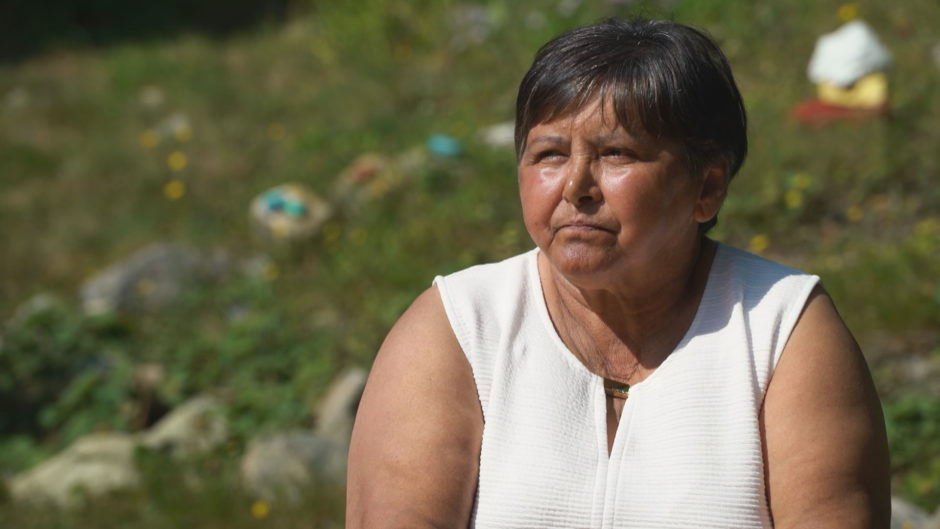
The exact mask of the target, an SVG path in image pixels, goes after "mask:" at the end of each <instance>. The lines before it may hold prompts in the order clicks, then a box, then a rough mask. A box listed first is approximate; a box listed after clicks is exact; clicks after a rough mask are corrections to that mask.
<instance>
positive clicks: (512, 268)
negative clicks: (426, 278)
mask: <svg viewBox="0 0 940 529" xmlns="http://www.w3.org/2000/svg"><path fill="white" fill-rule="evenodd" d="M536 255H538V249H537V248H534V249H532V250H529V251H527V252H524V253H520V254H517V255H513V256H512V257H507V258H505V259H502V260H500V261H494V262H489V263H481V264H475V265H472V266H469V267H467V268H463V269H461V270H457V271H455V272H451V273H449V274H445V275H439V276H437V277H436V278H435V279H434V281H435V282H439V281H440V280H441V279H444V280H445V281H448V282H454V281H491V280H493V279H496V278H500V277H507V276H512V275H520V274H524V273H525V272H526V271H527V270H528V268H529V267H530V266H532V264H533V263H534V261H535V258H536Z"/></svg>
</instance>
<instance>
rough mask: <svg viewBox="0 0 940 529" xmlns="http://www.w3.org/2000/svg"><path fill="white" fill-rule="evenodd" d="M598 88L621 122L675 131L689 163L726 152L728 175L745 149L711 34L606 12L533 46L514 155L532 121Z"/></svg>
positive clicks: (736, 104)
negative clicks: (608, 16) (606, 16)
mask: <svg viewBox="0 0 940 529" xmlns="http://www.w3.org/2000/svg"><path fill="white" fill-rule="evenodd" d="M597 97H600V99H601V102H602V104H603V103H605V102H607V101H610V102H611V103H612V104H613V109H614V114H615V115H616V116H617V121H618V123H619V124H620V125H621V126H623V127H624V128H626V129H628V130H636V129H635V127H637V126H639V127H640V129H641V130H643V131H645V132H646V133H648V134H651V135H653V136H654V137H659V138H664V139H670V140H675V141H678V142H679V143H680V144H681V145H682V146H683V148H684V150H685V156H686V161H687V165H688V169H689V170H690V171H692V172H697V171H700V170H703V169H704V168H705V166H707V165H708V164H710V163H714V162H715V161H718V160H719V159H721V158H725V159H726V160H727V163H728V174H727V178H729V179H730V178H731V177H733V176H734V175H735V174H736V173H737V172H738V169H740V167H741V164H742V163H743V162H744V158H745V156H746V155H747V116H746V113H745V111H744V103H743V101H742V100H741V94H740V93H739V92H738V87H737V85H736V84H735V82H734V77H733V76H732V74H731V67H730V66H729V65H728V59H727V58H726V57H725V55H724V54H723V53H722V52H721V50H720V49H719V48H718V45H717V44H715V42H714V41H712V39H711V38H709V37H708V36H707V35H705V34H704V33H703V32H701V31H699V30H697V29H694V28H691V27H689V26H685V25H683V24H679V23H677V22H671V21H666V20H642V19H634V20H622V19H607V20H603V21H601V22H598V23H596V24H592V25H589V26H584V27H580V28H576V29H573V30H571V31H568V32H566V33H563V34H561V35H559V36H557V37H555V38H554V39H552V40H550V41H549V42H548V43H546V44H545V45H544V46H542V48H541V49H540V50H539V51H538V53H537V54H536V55H535V59H534V60H533V62H532V66H531V68H529V71H528V72H527V73H526V75H525V77H524V78H523V79H522V83H521V84H520V86H519V95H518V97H517V99H516V130H515V143H516V156H517V158H518V157H521V156H522V151H523V150H525V141H526V136H527V135H528V134H529V130H531V129H532V127H534V126H536V125H538V124H539V123H543V122H545V121H550V120H552V119H554V118H556V117H561V116H563V115H565V114H567V113H569V112H573V111H576V110H579V109H581V108H582V107H583V106H585V105H586V104H588V103H590V102H591V101H593V100H595V98H597ZM705 224H708V226H703V227H704V228H705V229H707V228H708V227H711V224H709V223H705Z"/></svg>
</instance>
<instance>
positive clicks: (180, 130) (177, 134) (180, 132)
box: [173, 123, 193, 141]
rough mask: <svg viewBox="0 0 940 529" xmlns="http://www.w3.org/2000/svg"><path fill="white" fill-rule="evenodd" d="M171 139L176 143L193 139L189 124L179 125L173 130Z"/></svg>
mask: <svg viewBox="0 0 940 529" xmlns="http://www.w3.org/2000/svg"><path fill="white" fill-rule="evenodd" d="M173 137H174V138H176V139H177V140H178V141H189V139H190V138H192V137H193V128H192V127H190V126H189V123H181V124H179V125H177V126H176V127H175V128H174V129H173Z"/></svg>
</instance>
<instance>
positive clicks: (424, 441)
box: [347, 20, 890, 528]
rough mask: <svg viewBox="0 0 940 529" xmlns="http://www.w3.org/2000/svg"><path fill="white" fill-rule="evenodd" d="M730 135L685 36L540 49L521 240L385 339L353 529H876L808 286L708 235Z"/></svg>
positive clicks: (875, 472)
mask: <svg viewBox="0 0 940 529" xmlns="http://www.w3.org/2000/svg"><path fill="white" fill-rule="evenodd" d="M745 129H746V120H745V114H744V108H743V104H742V102H741V98H740V95H739V93H738V90H737V87H736V86H735V83H734V79H733V77H732V75H731V71H730V69H729V66H728V64H727V60H726V59H725V57H724V55H723V54H722V53H721V52H720V50H719V49H718V48H717V47H716V46H715V45H714V43H713V42H712V41H710V40H709V39H708V38H707V37H705V36H704V35H703V34H701V33H700V32H698V31H696V30H694V29H691V28H688V27H686V26H683V25H680V24H677V23H673V22H662V21H620V20H609V21H605V22H602V23H599V24H596V25H593V26H588V27H583V28H579V29H575V30H573V31H570V32H568V33H566V34H563V35H561V36H559V37H557V38H555V39H554V40H552V41H551V42H549V43H548V44H546V45H545V46H544V47H543V48H542V49H541V50H540V51H539V53H538V55H537V56H536V58H535V61H534V63H533V65H532V67H531V69H530V70H529V72H528V73H527V74H526V76H525V78H524V79H523V81H522V84H521V87H520V90H519V96H518V100H517V115H516V147H517V159H518V176H519V188H520V196H521V200H522V206H523V208H522V209H523V217H524V221H525V225H526V228H527V230H528V232H529V234H530V235H531V237H532V239H533V240H534V241H535V244H536V246H537V248H536V249H534V250H532V251H530V252H527V253H525V254H523V255H520V256H516V257H513V258H510V259H507V260H506V261H503V262H501V263H496V264H489V265H482V266H476V267H472V268H470V269H467V270H464V271H461V272H457V273H455V274H452V275H449V276H447V277H438V278H437V279H436V280H435V284H434V286H432V287H431V288H430V289H428V290H427V291H426V292H424V293H423V294H422V295H421V296H419V297H418V299H417V300H416V301H415V302H414V304H413V305H412V306H411V307H410V308H409V309H408V310H407V311H406V312H405V314H404V315H403V316H402V317H401V319H400V320H399V321H398V323H397V324H396V325H395V327H394V328H393V329H392V330H391V332H390V333H389V335H388V337H387V339H386V340H385V342H384V343H383V345H382V347H381V349H380V351H379V353H378V355H377V357H376V360H375V364H374V366H373V369H372V373H371V375H370V378H369V382H368V385H367V388H366V391H365V394H364V395H363V399H362V403H361V405H360V409H359V413H358V417H357V420H356V426H355V430H354V433H353V439H352V444H351V447H350V457H349V483H348V486H349V492H348V503H347V519H348V526H349V527H368V528H375V527H467V526H473V527H487V528H489V527H642V528H653V527H673V528H674V527H716V528H717V527H721V528H728V527H778V528H785V527H814V528H816V527H839V528H847V527H859V528H861V527H887V524H888V517H889V510H890V509H889V492H888V483H887V482H888V479H887V475H888V470H887V449H886V441H885V434H884V424H883V418H882V416H881V411H880V406H879V404H878V399H877V396H876V394H875V391H874V387H873V384H872V382H871V378H870V375H869V373H868V370H867V367H866V366H865V362H864V360H863V358H862V355H861V353H860V351H859V349H858V346H857V345H856V343H855V341H854V340H853V338H852V336H851V335H850V334H849V332H848V330H847V329H846V327H845V325H844V324H843V323H842V321H841V319H840V318H839V316H838V314H837V312H836V310H835V308H834V307H833V305H832V302H831V300H830V299H829V297H828V296H827V295H826V293H825V292H824V291H823V290H822V289H821V287H820V286H819V285H818V278H817V277H815V276H811V275H806V274H803V273H801V272H798V271H796V270H793V269H790V268H786V267H784V266H781V265H778V264H775V263H771V262H769V261H766V260H764V259H761V258H759V257H756V256H753V255H750V254H747V253H745V252H741V251H739V250H735V249H733V248H730V247H727V246H724V245H721V244H718V243H715V242H713V241H711V240H709V239H708V238H707V237H706V236H705V233H706V231H707V230H708V229H709V228H710V227H711V226H712V225H713V224H714V223H715V219H716V215H717V213H718V210H719V208H720V207H721V204H722V202H723V200H724V198H725V193H726V190H727V187H728V182H729V180H730V179H731V177H732V176H734V174H735V173H736V172H737V171H738V169H739V168H740V166H741V163H742V162H743V160H744V157H745V154H746V150H747V142H746V133H745Z"/></svg>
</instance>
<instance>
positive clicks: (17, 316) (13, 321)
mask: <svg viewBox="0 0 940 529" xmlns="http://www.w3.org/2000/svg"><path fill="white" fill-rule="evenodd" d="M64 307H65V303H64V302H63V301H62V300H61V299H59V298H58V297H56V296H54V295H52V294H48V293H41V294H36V295H34V296H33V297H31V298H29V299H27V300H26V301H24V302H23V303H20V304H19V305H18V306H17V307H16V309H14V310H13V315H12V316H10V319H9V321H7V327H10V328H12V327H19V326H20V325H23V324H25V323H27V322H29V321H30V320H32V319H33V318H35V317H37V316H40V315H42V314H45V313H47V312H53V311H56V310H61V309H63V308H64Z"/></svg>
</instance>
